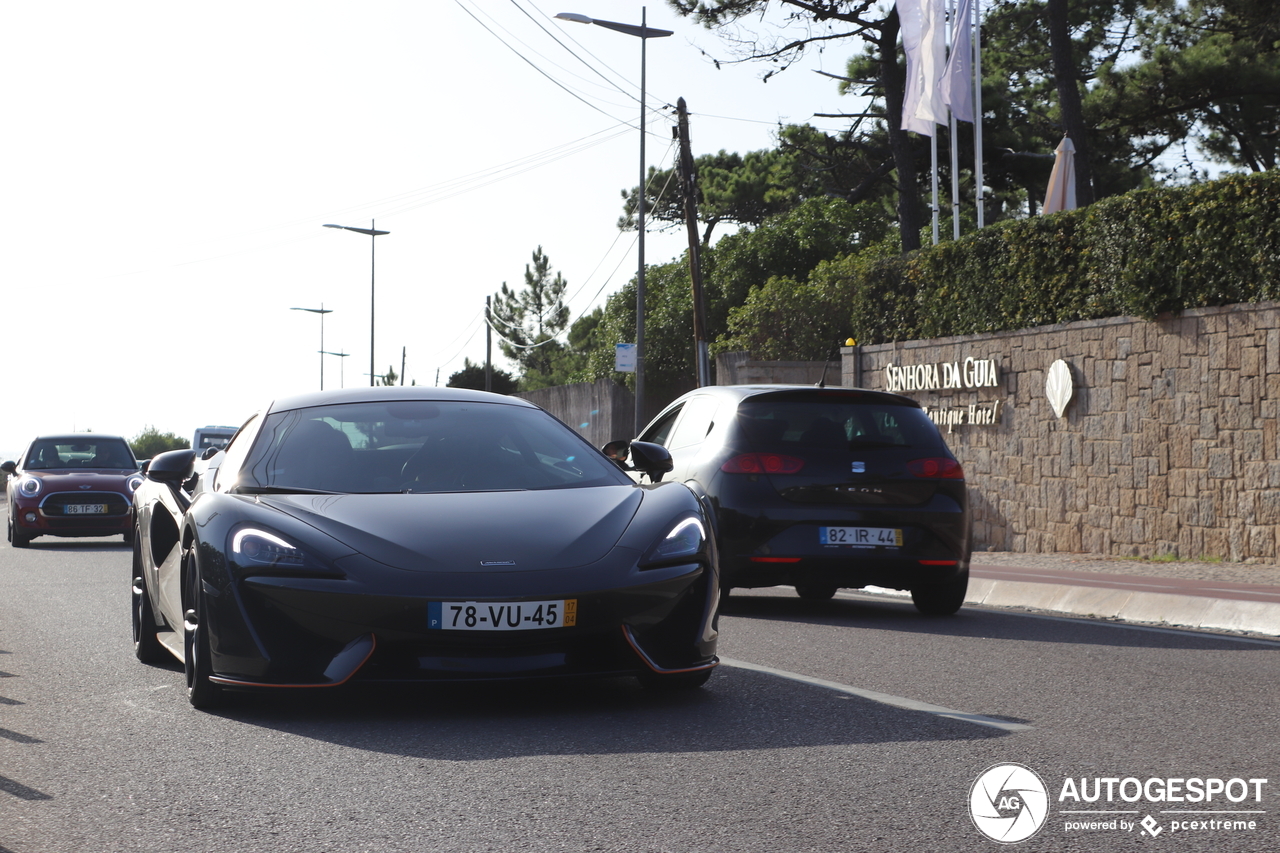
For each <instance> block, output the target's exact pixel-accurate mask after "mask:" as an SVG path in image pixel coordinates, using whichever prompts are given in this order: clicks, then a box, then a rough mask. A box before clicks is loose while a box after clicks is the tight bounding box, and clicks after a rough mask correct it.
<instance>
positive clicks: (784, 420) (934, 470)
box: [640, 385, 970, 615]
mask: <svg viewBox="0 0 1280 853" xmlns="http://www.w3.org/2000/svg"><path fill="white" fill-rule="evenodd" d="M640 438H641V440H643V441H648V442H653V443H656V444H660V445H663V446H665V447H666V448H667V449H668V450H669V451H670V453H671V456H672V460H673V465H674V467H673V469H672V471H671V472H670V473H668V474H665V475H663V479H676V480H680V481H684V482H686V483H687V484H688V485H689V486H690V487H691V488H693V489H694V490H695V491H696V492H697V493H698V494H700V495H701V496H702V497H703V499H704V501H705V502H706V503H707V504H709V505H710V506H711V507H712V509H713V511H714V524H715V527H716V540H717V542H718V544H719V551H720V566H721V587H722V590H723V591H725V592H728V591H729V590H731V589H733V588H735V587H764V586H775V585H790V586H794V587H795V588H796V591H797V593H798V594H799V595H800V596H801V597H802V598H807V599H818V600H822V599H828V598H830V597H832V596H833V595H834V594H835V592H836V590H838V589H841V588H861V587H866V586H878V587H887V588H890V589H899V590H909V591H910V593H911V597H912V600H913V601H914V603H915V605H916V608H917V609H918V610H920V611H921V612H922V613H926V614H930V615H946V614H951V613H954V612H955V611H956V610H958V609H959V608H960V606H961V604H963V603H964V596H965V591H966V589H967V587H968V582H969V554H970V517H969V505H968V500H967V495H966V489H965V480H964V471H963V469H962V467H961V465H960V463H959V462H958V461H957V460H956V458H955V457H954V456H953V455H952V453H951V451H950V450H949V449H948V448H947V445H946V442H945V441H944V440H943V438H942V435H941V433H940V431H939V430H938V428H937V426H936V425H935V424H934V423H933V422H932V421H931V420H929V418H928V417H927V416H926V415H925V413H924V411H923V410H922V409H921V408H920V406H919V404H917V403H916V402H915V401H913V400H911V399H910V398H908V397H902V396H899V395H896V394H888V393H884V392H880V391H871V390H865V389H855V388H824V387H817V386H797V385H752V386H745V385H744V386H717V387H706V388H699V389H697V390H696V391H691V392H689V393H688V394H685V395H684V396H682V397H680V398H678V399H677V400H675V401H674V402H673V403H672V404H671V405H670V406H668V407H667V408H666V409H665V410H663V412H662V413H661V414H660V415H659V416H658V417H657V418H656V419H654V420H653V422H652V423H650V424H649V425H648V426H647V427H646V428H645V430H644V431H643V433H642V434H641V436H640Z"/></svg>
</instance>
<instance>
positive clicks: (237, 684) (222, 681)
mask: <svg viewBox="0 0 1280 853" xmlns="http://www.w3.org/2000/svg"><path fill="white" fill-rule="evenodd" d="M369 637H370V639H372V640H373V642H372V643H371V644H370V645H369V653H368V654H367V655H365V656H364V660H362V661H360V663H359V665H357V666H356V668H355V669H353V670H351V672H349V673H348V674H347V677H346V678H344V679H342V680H341V681H325V682H322V683H320V684H270V683H267V682H264V681H240V680H239V679H235V678H225V677H223V676H221V675H211V676H209V680H210V681H216V682H218V683H219V684H229V685H231V686H233V687H280V688H286V689H293V688H298V687H301V688H305V689H308V690H309V689H311V688H315V687H338V686H340V685H343V684H346V683H347V682H348V681H350V680H351V678H352V676H354V675H355V674H356V673H357V672H359V671H360V667H362V666H364V665H365V664H366V663H368V662H369V658H371V657H373V652H374V650H375V649H377V648H378V635H377V634H370V635H369Z"/></svg>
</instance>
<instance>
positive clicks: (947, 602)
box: [911, 569, 969, 616]
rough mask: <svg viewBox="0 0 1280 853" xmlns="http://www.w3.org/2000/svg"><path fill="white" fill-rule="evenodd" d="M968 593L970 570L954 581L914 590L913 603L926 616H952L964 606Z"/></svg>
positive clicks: (966, 570)
mask: <svg viewBox="0 0 1280 853" xmlns="http://www.w3.org/2000/svg"><path fill="white" fill-rule="evenodd" d="M968 591H969V570H968V569H965V570H964V571H963V572H961V573H960V575H959V576H957V577H956V578H955V579H954V580H950V581H947V582H946V583H940V584H929V585H928V586H920V587H916V588H914V589H912V590H911V601H912V603H913V604H915V606H916V610H919V611H920V612H921V613H923V614H924V615H926V616H950V615H951V614H953V613H955V612H956V611H957V610H959V609H960V607H961V605H963V604H964V596H965V593H967V592H968Z"/></svg>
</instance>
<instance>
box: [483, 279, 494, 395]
mask: <svg viewBox="0 0 1280 853" xmlns="http://www.w3.org/2000/svg"><path fill="white" fill-rule="evenodd" d="M490 299H491V297H489V296H486V297H485V298H484V390H486V391H492V390H493V321H492V319H490V314H489V300H490Z"/></svg>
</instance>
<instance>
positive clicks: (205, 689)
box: [182, 548, 223, 710]
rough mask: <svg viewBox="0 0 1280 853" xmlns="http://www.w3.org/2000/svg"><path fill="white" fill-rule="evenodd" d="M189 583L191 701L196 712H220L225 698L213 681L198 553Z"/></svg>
mask: <svg viewBox="0 0 1280 853" xmlns="http://www.w3.org/2000/svg"><path fill="white" fill-rule="evenodd" d="M184 575H185V577H186V581H185V583H184V584H183V590H182V612H183V613H184V614H185V618H184V619H183V622H182V644H183V655H182V657H183V669H184V670H186V675H187V701H188V702H190V703H191V706H192V707H193V708H200V709H201V710H208V709H210V708H216V707H217V706H218V705H219V704H220V703H221V702H222V698H223V691H222V685H221V684H218V683H217V682H215V681H211V680H209V676H211V675H213V668H212V666H211V665H210V653H209V628H208V622H207V621H206V619H205V614H206V613H207V610H208V608H206V607H205V603H204V593H203V590H202V589H201V586H200V569H199V566H198V564H197V563H196V555H195V549H194V548H193V549H191V551H190V552H188V553H187V556H186V558H185V567H184Z"/></svg>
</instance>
